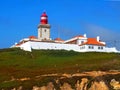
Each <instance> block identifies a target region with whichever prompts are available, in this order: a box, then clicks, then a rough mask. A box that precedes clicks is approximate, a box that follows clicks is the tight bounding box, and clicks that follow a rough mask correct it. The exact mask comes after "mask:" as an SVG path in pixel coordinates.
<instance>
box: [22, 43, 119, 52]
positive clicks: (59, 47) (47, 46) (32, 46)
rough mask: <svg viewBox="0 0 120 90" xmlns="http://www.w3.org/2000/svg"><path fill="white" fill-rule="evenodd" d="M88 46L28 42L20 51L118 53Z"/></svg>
mask: <svg viewBox="0 0 120 90" xmlns="http://www.w3.org/2000/svg"><path fill="white" fill-rule="evenodd" d="M89 46H91V47H92V46H93V45H83V46H79V45H76V44H60V43H48V42H33V41H29V42H26V43H24V44H22V45H21V46H20V48H21V49H23V50H25V51H31V49H37V50H40V49H44V50H47V49H49V50H68V51H69V50H73V51H77V52H118V51H117V50H116V49H115V48H107V47H105V46H102V47H103V49H98V47H101V46H95V45H94V46H93V48H89Z"/></svg>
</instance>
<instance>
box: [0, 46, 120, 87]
mask: <svg viewBox="0 0 120 90" xmlns="http://www.w3.org/2000/svg"><path fill="white" fill-rule="evenodd" d="M111 69H112V70H114V69H115V70H120V54H116V53H97V52H88V53H78V52H74V51H64V50H56V51H54V50H33V52H25V51H22V50H20V49H17V48H11V49H1V50H0V82H3V81H6V80H10V79H11V76H13V77H15V78H22V77H35V76H38V75H41V74H47V73H76V72H84V71H93V70H104V71H107V70H111ZM13 83H14V82H13ZM2 84H3V83H0V85H2ZM9 85H11V84H9ZM12 85H13V84H12Z"/></svg>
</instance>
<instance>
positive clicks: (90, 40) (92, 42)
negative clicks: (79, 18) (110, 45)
mask: <svg viewBox="0 0 120 90" xmlns="http://www.w3.org/2000/svg"><path fill="white" fill-rule="evenodd" d="M82 45H98V46H105V44H103V43H101V42H98V41H97V39H96V38H88V39H87V42H85V43H83V44H82Z"/></svg>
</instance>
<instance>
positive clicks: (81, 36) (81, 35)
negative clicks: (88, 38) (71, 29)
mask: <svg viewBox="0 0 120 90" xmlns="http://www.w3.org/2000/svg"><path fill="white" fill-rule="evenodd" d="M76 37H77V38H79V37H84V36H82V35H78V36H75V37H73V38H76Z"/></svg>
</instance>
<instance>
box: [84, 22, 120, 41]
mask: <svg viewBox="0 0 120 90" xmlns="http://www.w3.org/2000/svg"><path fill="white" fill-rule="evenodd" d="M83 27H84V29H85V30H86V31H87V33H88V34H89V35H90V36H101V38H102V39H104V40H117V39H118V38H120V35H119V34H118V32H115V31H113V30H109V29H107V28H104V27H101V26H98V25H95V24H84V25H83Z"/></svg>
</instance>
